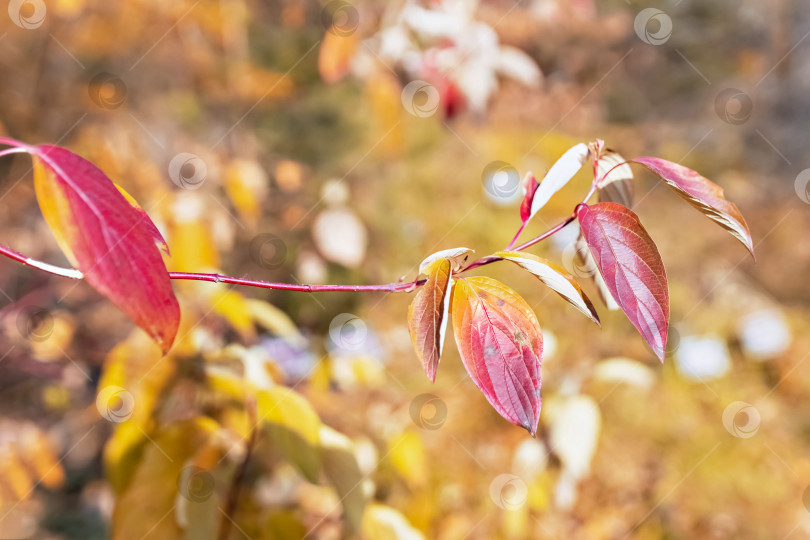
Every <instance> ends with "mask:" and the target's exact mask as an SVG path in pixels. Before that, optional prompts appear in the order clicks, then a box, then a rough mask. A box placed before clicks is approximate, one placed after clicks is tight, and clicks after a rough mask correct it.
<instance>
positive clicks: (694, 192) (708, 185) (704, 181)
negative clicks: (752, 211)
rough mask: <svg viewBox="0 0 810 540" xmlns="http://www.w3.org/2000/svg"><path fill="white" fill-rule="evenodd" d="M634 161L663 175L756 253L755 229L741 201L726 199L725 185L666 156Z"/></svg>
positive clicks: (672, 186) (677, 189)
mask: <svg viewBox="0 0 810 540" xmlns="http://www.w3.org/2000/svg"><path fill="white" fill-rule="evenodd" d="M633 161H635V162H636V163H640V164H642V165H644V166H645V167H647V168H648V169H650V170H651V171H652V172H654V173H655V174H657V175H658V176H660V177H661V178H662V179H663V180H664V182H666V183H667V185H668V186H669V187H671V188H672V189H674V190H675V191H676V192H677V193H678V195H680V196H681V197H683V198H684V199H686V201H687V202H688V203H689V204H691V205H692V206H694V207H695V208H697V209H698V210H700V211H701V212H702V213H703V214H705V215H706V217H708V218H709V219H711V220H712V221H715V222H717V223H718V224H720V226H721V227H723V228H724V229H726V230H728V231H729V232H731V234H732V235H733V236H734V237H735V238H736V239H737V240H739V241H740V242H742V244H743V245H744V246H745V247H746V248H747V249H748V251H750V252H751V255H754V242H753V240H752V239H751V230H750V229H749V228H748V224H747V223H746V222H745V218H744V217H743V215H742V212H740V209H739V208H737V205H735V204H734V203H732V202H729V201H727V200H726V197H725V194H724V193H723V188H721V187H720V186H718V185H717V184H715V183H714V182H712V181H710V180H709V179H708V178H705V177H703V176H701V175H700V174H699V173H697V172H696V171H693V170H692V169H689V168H687V167H684V166H683V165H678V164H677V163H672V162H671V161H667V160H665V159H659V158H654V157H640V158H636V159H634V160H633Z"/></svg>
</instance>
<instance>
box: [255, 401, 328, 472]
mask: <svg viewBox="0 0 810 540" xmlns="http://www.w3.org/2000/svg"><path fill="white" fill-rule="evenodd" d="M256 408H257V411H256V412H257V416H258V423H259V424H260V425H261V426H263V428H264V430H265V433H266V434H267V435H268V437H269V439H270V440H271V442H272V443H273V445H274V446H275V447H276V448H278V450H279V451H280V452H281V454H282V455H283V456H284V458H285V459H287V460H288V461H289V462H291V463H292V464H293V465H295V466H296V467H298V469H299V470H300V471H301V472H302V473H303V474H304V476H305V477H306V478H307V479H308V480H310V481H311V482H317V481H318V476H319V474H320V469H321V456H320V452H319V446H320V439H321V436H320V430H321V420H320V418H318V414H317V413H316V412H315V409H313V408H312V405H310V403H309V402H308V401H307V400H306V399H305V398H304V397H303V396H302V395H300V394H298V393H296V392H294V391H293V390H290V389H289V388H285V387H283V386H274V387H273V388H270V389H267V390H260V391H259V392H258V393H257V394H256Z"/></svg>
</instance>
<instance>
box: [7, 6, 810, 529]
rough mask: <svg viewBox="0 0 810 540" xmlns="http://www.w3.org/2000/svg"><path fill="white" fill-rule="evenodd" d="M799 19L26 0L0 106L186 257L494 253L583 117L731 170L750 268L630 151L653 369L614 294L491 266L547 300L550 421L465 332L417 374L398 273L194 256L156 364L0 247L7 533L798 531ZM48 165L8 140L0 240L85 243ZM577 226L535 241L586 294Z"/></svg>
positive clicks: (69, 289) (676, 155)
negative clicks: (524, 419)
mask: <svg viewBox="0 0 810 540" xmlns="http://www.w3.org/2000/svg"><path fill="white" fill-rule="evenodd" d="M808 36H810V5H808V4H807V3H806V2H801V1H800V0H767V1H765V0H761V1H756V2H755V1H751V0H744V1H731V0H726V1H719V0H718V1H715V2H700V1H698V0H679V1H676V2H664V1H662V2H637V1H630V0H628V1H622V0H615V1H614V0H606V1H602V2H598V3H597V2H595V1H594V0H577V1H571V2H565V1H563V0H523V1H517V2H513V1H512V0H492V1H483V0H482V1H480V2H473V1H462V0H442V1H439V0H435V1H428V0H425V1H423V2H417V1H407V2H380V1H373V0H369V1H363V0H357V1H356V2H352V3H346V2H342V1H340V0H337V1H332V2H316V1H310V0H307V1H297V0H289V1H264V2H259V1H253V0H197V1H188V0H182V1H174V2H158V1H154V0H126V1H119V2H102V1H97V0H11V1H10V2H8V16H6V14H5V13H3V14H0V51H2V54H0V73H2V76H0V103H2V105H1V106H0V133H2V134H3V135H5V136H9V137H14V138H17V139H19V140H22V141H25V142H28V143H50V144H58V145H61V146H65V147H67V148H69V149H70V150H72V151H74V152H77V153H79V154H81V155H82V156H84V157H85V158H87V159H89V160H91V161H92V162H94V163H96V164H97V165H98V166H99V167H100V168H101V169H102V170H104V171H105V172H106V173H107V174H108V175H109V176H110V178H112V179H113V180H114V181H115V182H116V183H118V184H120V185H121V186H123V187H124V188H125V189H126V190H127V191H128V192H129V193H131V194H132V195H133V196H134V197H135V198H136V199H137V200H138V201H139V202H140V204H141V206H142V207H143V208H144V209H145V210H147V212H148V213H149V215H150V216H151V217H152V219H153V220H154V221H155V223H156V224H157V225H158V227H159V228H160V229H161V231H162V232H163V233H164V235H165V236H166V238H167V240H168V243H169V246H170V249H171V251H172V258H171V259H170V260H168V262H167V264H168V265H169V266H170V269H171V270H175V271H189V272H204V271H219V272H222V273H226V274H228V275H233V276H238V277H248V278H253V279H262V280H269V281H282V282H289V283H298V282H300V283H313V284H320V283H337V284H351V283H356V284H376V283H388V282H392V281H397V280H398V279H413V278H414V277H415V275H416V271H417V268H418V263H419V261H421V260H422V259H423V258H424V257H425V256H427V255H429V254H430V253H433V252H434V251H437V250H439V249H446V248H452V247H457V246H468V247H470V248H474V249H475V250H476V253H477V255H479V256H481V255H486V254H488V253H491V252H492V251H494V250H497V249H501V248H502V247H503V246H505V245H506V244H507V243H508V242H509V239H511V237H512V235H513V234H514V232H515V231H516V230H517V227H518V226H519V225H520V220H519V218H518V206H519V203H520V199H521V197H522V193H521V190H520V182H519V179H520V178H521V177H522V176H523V174H524V173H525V172H526V171H533V172H534V174H535V175H536V176H537V177H538V178H540V177H541V176H542V175H543V174H544V173H545V171H546V170H547V169H548V167H550V166H551V164H552V163H553V162H554V160H556V158H557V157H559V156H560V155H561V154H562V153H563V152H564V151H565V150H566V149H568V148H569V147H571V146H573V145H574V144H576V143H578V142H588V141H592V140H595V139H596V138H601V139H604V140H605V141H606V144H607V146H608V147H609V148H612V149H614V150H616V151H618V152H619V153H621V154H622V155H624V156H625V157H628V158H630V157H634V156H640V155H652V156H658V157H662V158H664V159H668V160H671V161H675V162H678V163H681V164H684V165H686V166H688V167H690V168H693V169H696V170H698V171H700V172H701V173H702V174H703V175H705V176H706V177H708V178H710V179H712V180H713V181H715V182H716V183H718V184H719V185H721V186H722V187H723V188H724V189H725V191H726V195H727V197H728V198H729V199H730V200H732V201H734V202H736V203H737V204H738V206H739V207H740V209H741V210H742V212H743V214H744V215H745V216H746V218H747V220H748V223H749V225H750V228H751V230H752V232H753V236H754V243H755V246H756V252H757V261H756V263H755V262H754V260H753V259H752V258H751V257H750V256H749V255H747V254H746V252H745V250H744V248H743V247H742V246H741V245H740V244H739V243H738V242H736V241H735V240H734V239H733V238H732V237H730V236H729V235H728V234H727V233H726V232H725V231H723V230H722V229H721V228H719V227H717V226H716V225H715V224H713V223H712V222H710V221H709V220H707V219H706V218H705V217H703V216H702V215H701V214H700V213H698V212H696V211H695V210H694V209H692V208H691V207H690V206H689V205H687V204H684V203H683V201H682V200H681V199H680V198H679V197H677V195H675V194H674V193H672V192H671V191H670V190H667V189H665V188H661V187H660V186H661V182H659V181H658V180H657V179H656V178H654V177H653V175H651V174H650V173H648V172H646V171H645V170H643V169H641V168H634V172H635V174H636V187H635V203H634V206H633V208H634V211H635V212H636V213H638V214H639V216H640V217H641V219H642V221H643V222H644V224H645V226H646V227H647V229H648V231H649V232H650V234H651V236H652V237H653V238H654V239H655V240H656V242H657V244H658V247H659V249H660V251H661V254H662V257H663V259H664V262H665V264H666V266H667V271H668V276H669V284H670V293H671V303H672V329H671V331H670V344H669V348H668V355H667V360H666V362H665V363H664V364H663V365H661V364H660V363H659V362H658V361H657V360H656V359H655V357H654V355H653V354H652V353H651V351H649V350H648V349H647V348H646V347H645V345H644V343H643V341H642V339H641V338H640V337H639V336H638V335H637V333H636V331H635V330H634V328H633V327H632V326H631V324H630V323H629V322H628V321H627V319H626V317H624V315H622V314H621V313H620V312H611V311H609V310H607V309H605V308H604V307H603V305H602V304H598V305H597V310H598V311H599V313H600V316H601V318H602V323H603V324H602V326H603V327H602V329H601V330H600V329H598V328H597V327H595V326H594V325H593V324H591V323H590V322H589V321H588V320H587V319H586V318H584V317H582V316H581V315H580V314H578V313H576V311H575V310H573V309H571V307H570V306H568V305H567V304H566V303H564V302H561V301H560V300H559V299H558V298H557V297H556V296H555V295H549V294H548V291H547V290H546V289H544V288H543V287H542V286H539V284H538V283H537V282H536V281H535V280H534V279H533V278H531V277H530V276H528V275H527V274H525V273H522V272H521V271H520V270H519V269H517V268H516V267H511V266H510V267H504V265H490V266H487V267H486V268H485V269H481V270H482V271H483V270H485V271H486V274H487V275H491V276H493V277H495V278H497V279H499V280H502V281H504V282H505V283H507V284H508V285H509V286H511V287H513V288H514V289H516V290H517V291H518V292H519V293H520V294H521V295H522V296H524V298H526V299H527V301H528V302H529V304H530V305H532V306H533V308H534V309H535V312H536V313H537V316H538V318H539V320H540V324H541V326H542V328H543V332H544V336H545V355H544V362H543V383H544V384H543V398H544V400H543V401H544V403H543V410H542V413H541V420H540V429H539V431H538V437H537V438H536V439H532V438H531V437H529V436H528V435H527V434H526V432H525V431H524V430H522V429H520V428H517V427H515V426H513V425H511V424H509V423H508V422H506V421H504V420H503V419H502V418H501V417H500V416H498V414H497V413H496V412H495V411H494V410H492V408H491V407H490V406H489V404H488V403H487V402H486V400H485V399H484V398H483V396H482V395H481V394H480V392H479V391H478V390H477V389H476V388H475V386H474V384H473V383H472V381H471V380H470V379H469V377H468V376H467V375H466V373H465V371H464V368H463V366H462V364H461V362H460V359H459V357H458V353H457V351H456V348H455V346H454V344H453V343H451V342H450V341H452V340H451V338H449V337H448V342H447V344H446V347H445V351H444V355H443V356H444V357H443V359H442V362H441V365H440V369H439V373H438V377H437V380H436V383H435V384H430V383H429V381H428V380H426V378H425V376H424V373H423V371H422V369H421V366H420V364H419V361H418V359H417V358H416V355H415V353H414V352H413V349H412V346H411V343H410V338H409V335H408V330H407V324H406V313H407V306H408V304H409V302H410V301H411V299H412V296H411V295H407V294H395V295H394V294H392V295H385V294H382V293H319V294H307V293H297V292H283V291H267V290H260V289H248V288H238V287H237V288H234V287H229V286H225V285H222V284H212V283H193V282H175V285H176V286H175V290H176V292H177V294H178V297H179V299H180V302H181V305H182V309H183V321H182V325H181V330H180V334H179V335H178V341H177V343H176V345H175V347H174V348H173V349H172V351H171V352H170V354H169V355H168V356H166V357H164V358H161V355H160V352H159V350H158V348H157V347H156V346H155V345H154V344H152V343H151V342H150V341H149V339H148V338H147V337H146V336H145V334H144V333H142V332H141V331H140V330H138V329H134V330H133V324H132V323H131V322H130V321H129V320H128V319H126V317H125V316H124V315H122V314H121V313H120V312H118V311H117V309H116V308H115V307H114V306H112V304H111V303H110V302H108V301H107V300H105V299H104V298H103V297H101V296H100V295H99V294H98V293H96V292H95V291H94V290H93V289H92V288H91V287H89V286H88V285H87V284H86V283H82V282H80V283H77V282H74V281H72V280H68V279H64V278H59V277H55V276H52V275H49V274H45V273H42V272H38V271H36V270H33V269H30V268H27V267H23V266H21V265H19V264H17V263H15V262H13V261H10V260H9V261H0V290H2V296H0V304H1V305H2V311H0V322H1V323H2V335H0V340H2V342H1V343H0V538H47V539H61V538H107V537H114V538H136V539H141V538H222V539H224V538H242V537H247V538H304V537H306V538H317V539H331V538H344V537H354V536H361V537H363V538H384V539H388V538H393V539H411V538H415V539H416V538H436V539H461V538H469V539H478V538H480V539H490V538H504V539H511V538H558V539H562V538H618V539H621V538H801V537H807V536H808V535H810V490H808V486H810V454H809V453H808V448H809V447H810V420H808V418H810V417H808V416H807V415H806V412H807V411H808V409H810V397H808V396H809V395H810V363H805V360H806V359H807V356H808V350H810V338H808V337H807V336H806V335H805V332H803V331H802V330H801V329H802V328H807V324H808V320H810V289H808V288H807V287H806V286H805V284H806V280H807V270H808V268H810V244H809V243H808V242H806V241H805V240H804V239H803V232H802V231H806V230H808V226H810V206H808V204H810V190H809V189H808V185H810V168H808V167H810V162H809V161H808V158H807V156H806V153H807V149H808V144H807V138H806V133H807V126H808V122H810V98H809V97H808V96H810V39H808ZM30 169H31V167H30V161H28V158H27V157H14V156H9V157H6V158H4V159H2V161H0V193H2V194H1V195H0V201H1V204H2V208H3V211H2V215H1V216H0V222H1V223H2V227H0V242H2V244H4V245H7V246H9V247H12V248H14V249H16V250H18V251H21V252H23V253H25V254H26V255H28V256H30V257H34V258H37V259H40V260H45V261H48V262H51V263H54V264H61V265H67V263H66V261H65V259H64V258H63V256H62V255H61V254H60V253H59V250H58V248H57V246H56V242H55V241H54V240H53V237H52V235H51V233H50V232H49V230H48V229H47V227H46V225H45V223H44V221H43V220H42V217H41V214H40V212H39V210H38V207H37V203H36V200H35V197H34V192H33V184H32V182H31V173H30ZM589 183H590V177H589V167H584V168H583V171H581V172H580V173H579V174H578V176H577V177H575V179H574V181H572V182H571V183H570V184H569V185H568V186H567V187H566V188H565V189H564V190H563V191H562V192H560V193H559V194H558V195H557V196H556V197H555V198H554V199H552V201H551V202H550V203H549V205H548V206H547V207H546V208H544V209H543V211H542V212H541V213H540V214H539V215H538V216H536V217H535V219H534V220H533V221H532V223H531V224H530V226H529V228H528V230H527V232H526V233H525V236H524V238H525V239H529V238H531V237H532V236H534V235H537V234H539V233H540V232H542V231H544V230H545V229H546V228H547V227H548V226H551V225H553V224H555V223H557V222H558V221H559V220H561V219H562V218H564V217H565V216H567V215H569V213H570V212H571V209H572V208H573V206H574V205H575V204H576V203H578V202H579V201H580V200H581V198H582V197H583V195H584V193H585V192H586V191H587V189H588V186H589ZM576 238H577V231H576V228H575V226H574V228H573V229H572V228H571V227H567V228H566V229H564V230H563V231H561V232H560V233H559V234H557V235H555V236H554V237H552V238H551V239H550V240H549V241H546V242H543V243H541V244H539V245H537V246H535V247H533V248H531V249H530V252H532V253H535V254H538V255H541V256H543V257H547V258H549V259H551V260H554V261H558V262H560V263H561V264H562V265H563V266H565V267H566V268H567V269H568V270H569V271H570V272H571V273H573V274H575V275H576V276H578V277H580V278H584V279H581V280H580V281H581V283H582V286H583V288H584V289H585V291H586V292H587V293H588V294H589V295H590V296H591V297H592V298H593V299H594V301H596V300H597V298H598V295H597V293H596V291H595V289H594V287H593V285H592V284H591V283H590V280H589V279H587V275H586V274H587V269H586V268H583V267H582V266H581V265H580V263H579V262H578V258H577V253H576V247H575V245H574V244H575V240H576ZM286 388H293V389H294V390H293V392H292V393H290V391H289V390H286ZM257 411H258V412H257Z"/></svg>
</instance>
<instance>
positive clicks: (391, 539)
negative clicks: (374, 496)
mask: <svg viewBox="0 0 810 540" xmlns="http://www.w3.org/2000/svg"><path fill="white" fill-rule="evenodd" d="M363 538H368V539H369V540H370V539H374V540H423V539H424V536H423V535H422V533H421V532H419V531H418V530H416V529H414V528H413V526H412V525H411V524H410V523H409V522H408V520H407V519H406V518H405V516H403V515H402V514H400V513H399V512H398V511H396V510H394V509H393V508H391V507H390V506H385V505H382V504H372V505H371V506H369V507H368V509H367V510H366V513H365V515H364V516H363Z"/></svg>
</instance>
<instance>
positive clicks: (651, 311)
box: [576, 202, 669, 362]
mask: <svg viewBox="0 0 810 540" xmlns="http://www.w3.org/2000/svg"><path fill="white" fill-rule="evenodd" d="M576 214H577V219H578V220H579V226H580V229H581V230H582V236H583V237H584V238H585V241H586V242H587V243H588V247H589V248H590V251H591V254H592V255H593V258H594V261H595V262H596V266H597V268H599V272H600V273H601V274H602V277H603V278H604V280H605V284H606V285H607V288H608V290H609V291H610V294H611V295H612V296H613V299H614V300H615V301H616V303H617V304H619V307H620V308H622V311H624V313H625V315H627V317H628V318H629V319H630V322H632V323H633V326H635V327H636V328H637V329H638V331H639V332H640V333H641V335H642V336H643V337H644V339H645V340H646V341H647V343H648V344H649V345H650V347H651V348H652V350H653V352H655V354H656V355H657V356H658V358H660V359H661V361H662V362H663V361H664V349H665V348H666V345H667V331H668V328H669V290H668V289H667V273H666V271H665V270H664V263H663V261H662V260H661V255H660V254H659V253H658V248H657V247H655V243H653V241H652V238H650V235H649V234H647V231H646V230H645V229H644V227H643V226H642V225H641V222H640V221H639V220H638V216H636V215H635V214H634V213H633V212H631V211H630V210H629V209H627V208H626V207H625V206H622V205H621V204H618V203H612V202H603V203H598V204H594V205H591V206H588V205H585V204H581V205H579V206H578V207H577V211H576Z"/></svg>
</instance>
